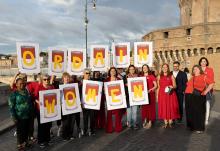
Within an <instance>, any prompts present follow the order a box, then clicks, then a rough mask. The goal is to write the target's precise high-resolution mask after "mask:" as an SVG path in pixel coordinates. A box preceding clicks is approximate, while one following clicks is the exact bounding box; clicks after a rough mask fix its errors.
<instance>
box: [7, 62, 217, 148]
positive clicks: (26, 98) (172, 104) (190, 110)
mask: <svg viewBox="0 0 220 151" xmlns="http://www.w3.org/2000/svg"><path fill="white" fill-rule="evenodd" d="M199 64H200V65H201V66H200V65H195V66H194V67H193V69H192V77H191V79H190V80H189V81H188V83H187V88H186V91H185V93H186V95H185V103H186V105H185V109H186V121H187V127H188V128H190V129H191V130H195V131H197V132H199V133H201V132H202V131H204V130H205V114H206V113H207V112H206V102H207V101H206V100H207V99H208V98H209V100H211V93H212V88H213V85H214V74H213V70H212V69H211V68H209V67H207V66H208V60H207V59H206V58H201V59H200V62H199ZM152 73H153V72H151V71H150V68H149V66H148V65H143V66H142V68H141V71H139V72H138V70H137V68H136V67H135V66H134V65H130V66H129V67H128V69H127V72H126V74H124V73H123V70H122V69H116V68H115V67H111V68H110V69H109V71H108V73H106V74H103V75H101V73H100V72H98V71H95V72H93V76H92V75H91V71H90V70H89V69H85V70H84V74H83V76H82V77H76V76H70V75H69V74H68V73H66V72H65V73H63V76H62V80H61V81H60V82H59V81H58V79H56V78H55V77H54V76H52V77H50V76H48V75H39V76H38V80H37V81H35V82H27V77H26V76H25V75H24V74H17V75H16V76H15V77H14V81H13V82H12V84H11V87H12V91H13V92H12V94H11V96H10V97H9V107H10V112H11V115H12V118H13V120H14V121H15V123H16V126H17V144H18V146H17V147H18V150H24V149H25V148H26V147H29V146H30V142H31V143H34V142H35V141H36V140H37V141H38V144H39V145H40V147H41V148H44V147H45V146H47V145H50V143H51V138H50V137H51V127H52V122H49V123H43V124H41V123H40V110H39V91H43V90H50V89H56V88H59V84H68V83H78V84H79V90H80V95H81V96H82V81H83V80H95V81H102V82H109V81H116V80H123V81H124V84H125V93H126V101H127V108H126V109H116V110H109V111H107V110H106V102H105V95H104V92H103V94H102V97H101V107H100V110H98V111H97V110H91V109H85V108H83V104H82V108H83V113H82V116H83V129H81V126H80V124H81V122H80V119H81V118H80V113H74V114H70V115H65V116H62V119H61V121H57V125H58V127H62V128H61V129H62V137H63V139H64V141H66V140H69V139H73V138H74V135H73V134H74V129H76V132H75V133H76V134H77V137H81V135H83V136H90V135H95V130H96V129H100V128H104V129H105V131H106V132H107V133H112V132H114V131H115V132H121V131H122V130H123V123H122V119H123V118H124V117H126V119H127V120H126V123H125V124H126V125H127V127H128V128H130V129H134V130H137V129H139V128H141V127H143V128H145V129H150V128H151V127H152V124H153V122H155V120H156V100H157V101H158V119H159V120H162V121H163V125H162V127H163V128H172V127H173V123H174V121H175V120H176V119H178V118H179V117H180V115H179V105H178V101H177V96H176V93H175V88H176V82H175V78H174V77H173V75H172V73H171V72H170V69H169V65H168V64H163V65H162V68H161V72H160V74H159V75H154V74H152ZM139 76H142V77H146V81H147V86H148V97H149V104H148V105H141V106H130V104H129V98H128V88H127V78H135V77H139ZM195 91H196V92H197V93H195ZM156 94H157V95H156ZM208 95H210V97H208ZM209 106H210V105H209ZM139 108H140V110H141V119H142V121H141V122H140V121H138V120H137V115H138V110H139ZM106 115H107V117H106ZM113 116H114V117H115V118H114V119H113ZM35 117H37V121H38V131H37V139H35V138H34V137H33V132H34V118H35ZM75 123H76V128H74V125H75ZM139 123H142V124H139ZM58 129H59V128H58ZM27 132H28V133H27Z"/></svg>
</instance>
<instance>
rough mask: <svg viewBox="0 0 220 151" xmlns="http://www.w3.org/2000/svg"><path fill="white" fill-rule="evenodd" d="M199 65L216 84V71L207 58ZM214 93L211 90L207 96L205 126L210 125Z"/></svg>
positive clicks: (201, 60) (200, 61) (203, 58)
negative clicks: (211, 103)
mask: <svg viewBox="0 0 220 151" xmlns="http://www.w3.org/2000/svg"><path fill="white" fill-rule="evenodd" d="M199 65H200V66H201V67H202V70H203V72H204V74H205V75H206V77H207V78H208V79H210V80H211V81H212V82H213V83H214V71H213V69H212V68H211V67H209V61H208V59H207V58H205V57H202V58H201V59H200V60H199ZM212 92H213V90H212V89H211V90H210V91H209V92H208V93H207V94H206V116H205V124H206V125H208V123H209V113H210V102H211V100H212Z"/></svg>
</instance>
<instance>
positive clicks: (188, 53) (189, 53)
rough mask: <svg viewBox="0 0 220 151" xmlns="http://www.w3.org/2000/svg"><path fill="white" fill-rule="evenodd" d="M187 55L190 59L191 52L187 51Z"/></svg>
mask: <svg viewBox="0 0 220 151" xmlns="http://www.w3.org/2000/svg"><path fill="white" fill-rule="evenodd" d="M187 55H188V57H191V56H192V55H191V50H190V49H188V50H187Z"/></svg>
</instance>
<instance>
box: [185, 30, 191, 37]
mask: <svg viewBox="0 0 220 151" xmlns="http://www.w3.org/2000/svg"><path fill="white" fill-rule="evenodd" d="M191 31H192V28H188V29H186V35H187V36H191Z"/></svg>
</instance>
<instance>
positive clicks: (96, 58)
mask: <svg viewBox="0 0 220 151" xmlns="http://www.w3.org/2000/svg"><path fill="white" fill-rule="evenodd" d="M99 60H100V61H101V64H104V58H103V54H102V52H97V54H96V56H95V64H96V65H97V63H98V61H99Z"/></svg>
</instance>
